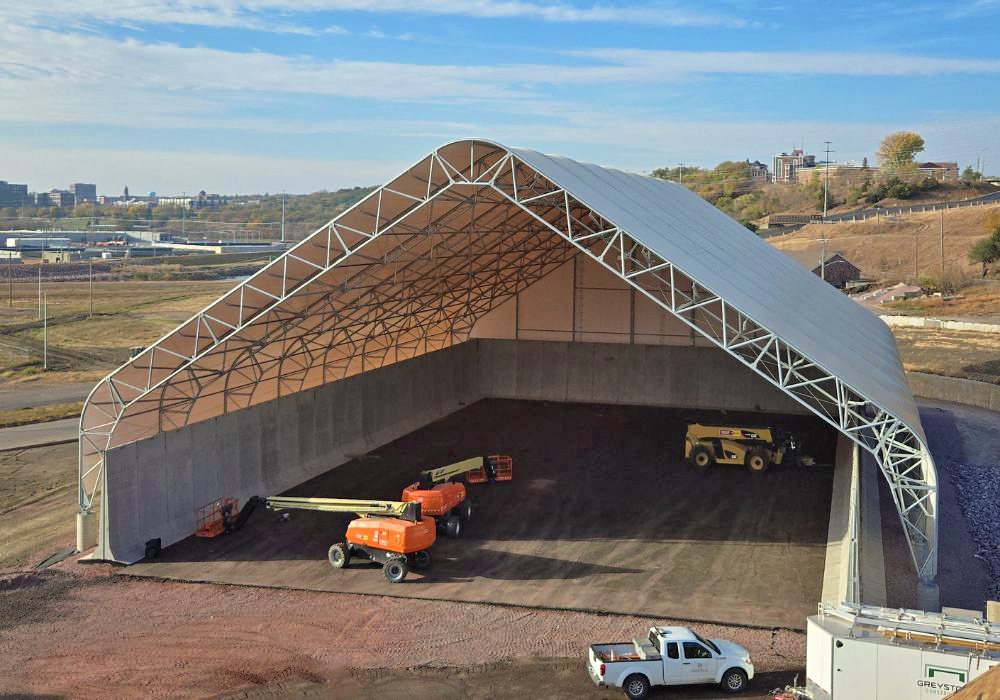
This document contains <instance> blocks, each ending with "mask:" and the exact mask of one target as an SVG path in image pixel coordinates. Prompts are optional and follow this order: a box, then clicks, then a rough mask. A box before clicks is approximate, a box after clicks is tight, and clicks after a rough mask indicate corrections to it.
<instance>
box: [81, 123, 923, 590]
mask: <svg viewBox="0 0 1000 700" xmlns="http://www.w3.org/2000/svg"><path fill="white" fill-rule="evenodd" d="M581 253H582V254H584V255H587V256H588V257H590V259H591V260H593V261H594V262H596V263H597V264H599V265H601V266H602V267H604V268H605V269H607V270H609V271H610V272H612V273H613V274H615V275H616V276H618V277H619V278H620V279H622V280H623V281H624V282H625V283H627V284H628V285H629V286H630V287H632V288H633V289H635V290H636V292H637V293H641V294H643V295H645V296H646V297H647V298H648V299H650V300H651V301H652V302H654V303H655V304H656V305H658V306H659V307H660V308H661V309H663V310H664V311H667V312H670V313H671V314H673V315H674V316H676V317H677V318H679V319H680V320H681V321H683V322H684V323H685V324H686V325H688V326H689V327H690V328H692V329H693V330H695V331H697V332H698V333H699V334H700V335H701V336H702V337H704V338H706V339H708V340H709V341H711V342H712V343H713V344H714V345H715V346H717V347H718V348H720V349H722V350H724V351H725V352H727V353H728V354H729V355H731V356H732V357H734V358H736V359H737V360H739V361H740V362H741V363H743V364H744V365H745V366H746V367H747V368H748V369H750V370H752V371H754V372H756V373H757V374H758V375H760V376H761V377H763V378H764V379H766V380H767V381H768V382H770V383H771V384H772V385H774V386H775V387H777V388H778V389H780V390H781V391H783V392H784V393H785V394H787V395H788V396H790V397H792V398H793V399H795V400H796V401H797V402H799V403H800V404H802V405H803V406H805V407H806V408H807V409H809V410H810V411H812V412H813V413H814V414H815V415H817V416H819V417H820V418H821V419H822V420H824V421H825V422H826V423H828V424H829V425H831V426H833V427H834V428H836V429H837V430H839V431H841V432H842V433H843V434H845V435H847V436H848V437H849V438H851V439H852V440H853V441H854V442H855V443H856V444H858V445H859V446H860V447H862V448H863V449H864V450H865V451H867V452H868V453H869V454H871V455H872V456H873V458H874V459H875V461H876V462H877V463H878V465H879V466H880V468H881V469H882V472H883V474H884V476H885V478H886V480H887V482H888V484H889V487H890V490H891V493H892V498H893V501H894V503H895V506H896V509H897V511H898V513H899V517H900V520H901V522H902V525H903V529H904V532H905V534H906V537H907V541H908V543H909V547H910V553H911V556H912V558H913V562H914V566H915V567H916V569H917V572H918V574H919V575H920V577H921V578H922V579H924V580H933V579H934V577H935V576H936V567H937V520H936V517H937V490H936V477H935V472H934V466H933V462H932V460H931V457H930V454H929V452H928V450H927V447H926V445H925V444H924V443H923V441H922V439H921V437H920V435H919V434H918V433H917V432H915V431H914V430H913V429H912V428H911V427H910V426H908V425H906V424H905V423H904V422H903V421H902V420H900V419H899V418H898V417H896V416H894V415H892V414H891V413H890V412H889V411H887V410H885V409H884V408H882V407H881V406H879V405H878V404H876V403H875V402H874V401H872V400H870V399H869V398H868V397H866V396H865V395H864V394H863V393H862V392H860V391H859V390H857V389H856V388H855V387H852V386H850V385H848V384H847V383H846V382H844V381H843V380H841V379H840V378H839V377H837V376H835V375H834V374H832V373H831V372H829V371H827V370H826V369H825V368H823V367H822V366H821V365H820V364H819V363H817V362H815V361H813V360H812V359H810V358H809V357H808V356H807V355H806V354H805V353H803V352H802V351H800V350H799V349H797V348H795V347H793V346H792V345H791V344H789V343H788V342H786V341H785V340H783V339H782V338H780V337H779V336H778V335H777V334H775V333H774V332H772V331H770V330H769V329H768V328H766V327H764V326H763V325H761V324H760V323H758V322H757V321H755V320H754V319H753V318H751V317H750V316H748V315H747V314H745V313H743V312H742V311H741V310H740V309H739V308H738V307H737V306H735V305H733V304H732V303H731V302H730V301H728V300H727V299H724V298H722V297H720V296H719V295H717V294H716V293H714V292H713V291H712V290H711V289H710V288H709V287H708V286H706V285H704V284H703V283H701V282H700V281H699V280H697V279H695V278H694V277H692V276H691V275H689V274H687V273H686V272H685V271H684V270H682V269H680V268H679V267H677V266H676V265H675V264H674V263H672V262H671V261H670V260H667V259H665V258H663V257H662V256H660V255H659V254H658V253H657V252H656V251H654V250H651V249H650V248H648V247H647V246H645V245H643V244H642V243H641V242H639V241H638V240H636V239H635V238H633V237H632V236H631V235H630V234H629V233H628V231H626V230H624V229H622V228H621V227H620V226H618V225H616V224H615V223H614V222H612V221H609V220H607V219H606V218H605V217H604V216H602V215H601V213H600V212H598V211H595V210H594V209H592V208H591V207H589V206H588V205H587V204H586V203H584V202H582V201H579V200H578V199H577V198H575V197H574V196H573V194H572V193H571V192H569V191H568V190H566V189H565V188H563V187H560V186H559V185H558V184H557V183H555V182H553V181H551V180H549V179H548V178H547V177H545V176H544V175H542V174H541V173H539V172H538V171H537V170H535V169H534V168H532V167H531V166H529V165H528V164H526V163H525V162H524V161H523V160H521V159H520V158H519V157H518V156H517V155H516V154H515V153H514V152H511V151H509V150H507V149H506V148H503V147H502V146H498V145H496V144H492V143H487V142H482V141H464V142H456V143H453V144H449V145H447V146H444V147H442V148H440V149H438V150H437V151H435V152H434V153H432V154H431V155H429V156H428V157H427V158H425V159H424V160H423V161H421V162H420V163H419V164H417V165H416V166H414V167H413V168H411V169H410V170H408V171H407V172H406V173H404V174H403V175H401V176H400V177H398V178H396V179H395V180H393V181H392V182H390V183H389V184H388V185H385V186H384V187H382V188H380V189H378V190H376V191H374V192H372V193H371V194H370V195H369V196H368V197H367V198H365V199H364V200H362V201H361V202H359V203H358V204H357V205H355V206H354V207H352V208H351V209H349V210H347V211H346V212H344V213H342V214H341V215H339V216H338V217H336V218H334V219H333V220H331V221H330V222H329V223H327V224H326V225H325V226H323V227H322V228H320V229H319V230H317V231H316V232H315V233H313V234H312V235H311V236H309V237H308V238H306V239H305V240H303V241H302V242H301V243H299V244H298V245H296V246H295V247H294V248H291V249H290V250H289V251H287V252H286V253H285V254H284V255H282V256H281V257H279V258H277V259H276V260H275V261H273V262H272V263H271V264H270V265H269V266H268V267H266V268H264V269H263V270H261V271H259V272H258V273H257V274H255V275H254V276H253V277H251V278H250V279H248V280H246V281H245V282H243V283H241V284H240V285H239V286H237V287H236V288H235V289H234V290H232V291H231V292H229V293H227V294H226V295H224V296H223V297H222V298H221V299H219V300H218V301H216V302H214V303H213V304H212V305H210V306H209V307H207V308H206V309H204V310H203V311H201V312H199V313H198V314H196V315H195V316H194V317H193V318H192V319H190V320H189V321H188V322H186V323H185V324H183V325H182V326H180V327H179V328H177V329H176V330H174V331H172V332H171V333H169V334H167V335H166V336H164V338H162V339H161V340H159V341H158V342H157V343H156V344H154V345H152V346H150V347H149V348H147V349H146V351H145V352H143V353H142V354H141V355H140V356H138V357H136V358H134V359H133V360H132V361H130V362H129V363H127V364H126V365H123V366H122V367H121V368H119V369H118V370H116V371H115V372H113V373H111V374H110V375H108V376H107V377H106V378H105V379H103V380H102V381H101V382H100V383H99V384H98V385H97V387H95V389H94V391H93V392H91V395H90V397H89V398H88V400H87V403H86V404H85V409H84V414H83V416H81V431H80V469H79V498H80V508H81V510H82V511H84V512H89V511H90V510H91V509H92V508H93V506H94V502H95V499H96V498H97V494H98V491H99V490H100V484H101V481H102V477H103V476H104V465H105V459H104V456H105V453H106V451H107V450H108V449H111V448H112V447H115V446H118V445H119V444H124V443H125V442H130V441H132V440H134V439H140V438H142V437H148V436H149V435H152V434H156V433H157V432H160V431H163V430H169V429H174V428H177V427H181V426H183V425H186V424H188V423H190V422H196V421H198V420H202V419H204V418H205V417H210V416H206V415H203V414H201V413H199V412H198V411H197V410H196V407H197V406H198V403H199V400H200V399H201V398H203V396H205V395H213V394H221V404H220V405H221V410H220V409H218V408H217V409H216V413H215V414H213V415H217V414H218V413H219V412H228V411H231V410H238V409H240V408H245V407H247V406H250V405H253V404H255V403H259V402H261V401H266V400H269V399H270V398H274V397H275V396H278V395H285V394H289V393H293V392H296V391H300V390H302V389H305V388H309V387H310V386H316V385H318V384H322V383H325V382H329V381H334V380H336V379H340V378H343V377H346V376H349V375H351V374H356V373H358V372H361V371H365V370H366V369H371V368H374V367H379V366H382V365H384V364H389V363H391V362H394V361H398V360H401V359H405V358H407V357H413V356H415V355H419V354H422V353H423V352H427V351H430V350H434V349H438V348H443V347H446V346H449V345H453V344H456V343H459V342H462V341H464V340H466V339H468V337H469V335H470V333H471V330H472V328H473V326H474V325H475V322H476V321H477V320H478V319H479V318H480V317H482V316H483V315H484V314H485V313H487V312H489V311H490V310H492V309H493V308H496V307H497V306H498V305H499V304H501V303H503V302H504V301H506V300H508V299H510V298H511V297H513V296H514V295H516V294H517V293H518V292H520V291H521V290H523V289H525V288H526V287H528V286H530V285H531V284H533V283H534V282H536V281H538V280H539V279H541V278H542V277H544V276H545V275H546V274H548V273H549V272H551V271H553V270H554V269H556V268H557V267H558V266H559V265H562V264H563V263H565V262H566V261H568V260H569V259H571V258H572V257H573V256H574V255H577V254H581ZM268 382H270V384H269V386H270V389H269V391H268V392H261V387H262V385H264V384H265V383H268ZM220 383H221V386H220ZM150 413H153V414H155V423H150V422H149V421H148V420H147V421H146V422H145V423H144V424H143V426H144V427H141V428H140V429H139V432H138V433H135V432H134V431H133V432H132V433H128V432H127V431H124V432H126V433H127V434H126V435H125V436H122V437H119V436H118V435H117V433H118V432H119V431H121V430H122V425H123V421H124V422H129V421H132V420H134V419H135V418H136V417H137V416H141V415H143V414H147V419H148V414H150ZM140 422H141V421H140ZM116 438H118V439H116Z"/></svg>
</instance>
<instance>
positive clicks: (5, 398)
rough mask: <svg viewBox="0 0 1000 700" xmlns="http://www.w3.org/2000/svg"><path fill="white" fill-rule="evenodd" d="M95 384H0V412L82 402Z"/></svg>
mask: <svg viewBox="0 0 1000 700" xmlns="http://www.w3.org/2000/svg"><path fill="white" fill-rule="evenodd" d="M94 384H95V382H44V383H43V382H40V381H36V382H20V383H17V384H7V383H0V411H9V410H11V409H17V408H35V407H36V406H50V405H52V404H55V403H72V402H73V401H83V400H84V399H85V398H87V394H89V393H90V390H91V389H93V388H94Z"/></svg>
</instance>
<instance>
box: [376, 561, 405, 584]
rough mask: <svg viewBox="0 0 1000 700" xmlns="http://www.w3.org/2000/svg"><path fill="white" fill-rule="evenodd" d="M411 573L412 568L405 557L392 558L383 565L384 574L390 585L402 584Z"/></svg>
mask: <svg viewBox="0 0 1000 700" xmlns="http://www.w3.org/2000/svg"><path fill="white" fill-rule="evenodd" d="M409 572H410V567H409V566H407V565H406V559H405V558H404V557H392V558H390V559H389V560H388V561H387V562H386V563H385V564H383V565H382V574H383V575H384V576H385V580H386V581H388V582H389V583H402V582H403V580H404V579H405V578H406V574H408V573H409Z"/></svg>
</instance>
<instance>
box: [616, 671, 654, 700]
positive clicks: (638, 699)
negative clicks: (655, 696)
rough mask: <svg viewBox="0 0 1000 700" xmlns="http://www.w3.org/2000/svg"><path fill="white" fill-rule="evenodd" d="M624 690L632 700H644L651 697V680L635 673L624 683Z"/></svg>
mask: <svg viewBox="0 0 1000 700" xmlns="http://www.w3.org/2000/svg"><path fill="white" fill-rule="evenodd" d="M622 690H624V691H625V694H626V695H627V696H628V697H629V698H631V700H643V698H645V697H646V696H647V695H649V679H648V678H646V677H645V676H644V675H642V674H641V673H633V674H632V675H631V676H629V677H628V678H626V679H625V682H624V683H622Z"/></svg>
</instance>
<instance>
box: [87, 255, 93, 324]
mask: <svg viewBox="0 0 1000 700" xmlns="http://www.w3.org/2000/svg"><path fill="white" fill-rule="evenodd" d="M93 317H94V259H93V258H91V259H90V316H88V317H87V318H93Z"/></svg>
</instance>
